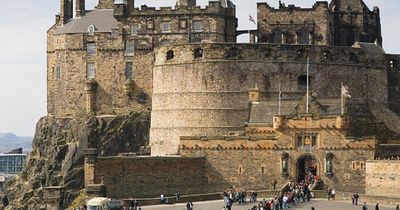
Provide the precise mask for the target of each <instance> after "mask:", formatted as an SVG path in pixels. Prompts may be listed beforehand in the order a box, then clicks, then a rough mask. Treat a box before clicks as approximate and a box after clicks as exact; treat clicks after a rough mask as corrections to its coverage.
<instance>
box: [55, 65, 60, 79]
mask: <svg viewBox="0 0 400 210" xmlns="http://www.w3.org/2000/svg"><path fill="white" fill-rule="evenodd" d="M55 75H56V79H60V78H61V67H60V66H56V68H55Z"/></svg>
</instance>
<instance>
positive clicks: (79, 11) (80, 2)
mask: <svg viewBox="0 0 400 210" xmlns="http://www.w3.org/2000/svg"><path fill="white" fill-rule="evenodd" d="M75 4H76V11H75V12H76V17H82V16H83V15H84V14H85V0H76V3H75Z"/></svg>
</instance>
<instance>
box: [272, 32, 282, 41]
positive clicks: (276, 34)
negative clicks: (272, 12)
mask: <svg viewBox="0 0 400 210" xmlns="http://www.w3.org/2000/svg"><path fill="white" fill-rule="evenodd" d="M273 43H277V44H281V43H282V32H281V31H275V32H274V33H273Z"/></svg>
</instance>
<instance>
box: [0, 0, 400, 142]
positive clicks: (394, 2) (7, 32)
mask: <svg viewBox="0 0 400 210" xmlns="http://www.w3.org/2000/svg"><path fill="white" fill-rule="evenodd" d="M315 1H316V0H282V2H284V3H286V4H296V5H297V6H301V7H311V6H312V5H313V4H314V3H315ZM364 1H365V2H366V4H367V5H368V6H369V8H370V9H372V8H373V6H379V8H380V10H381V23H382V33H383V40H384V49H385V51H386V52H387V53H393V54H400V40H399V37H400V23H399V21H400V1H399V0H364ZM59 2H60V1H59V0H17V1H15V0H14V1H7V3H6V4H2V6H1V7H0V133H5V132H12V133H15V134H17V135H19V136H33V134H34V132H35V126H36V122H37V121H38V120H39V119H40V117H43V116H46V113H47V108H46V103H47V101H46V100H47V99H46V94H47V93H46V31H47V29H49V28H50V27H51V26H52V24H54V21H55V15H56V14H57V13H58V12H59ZM207 2H208V1H207V0H198V1H197V4H198V5H203V6H204V5H206V4H207ZM233 2H234V3H235V4H236V6H237V16H238V18H239V28H238V29H248V25H249V23H248V15H249V14H250V15H251V16H252V17H253V18H254V19H256V18H257V9H256V2H268V3H269V4H270V5H271V6H273V7H277V6H278V0H233ZM95 4H97V0H86V8H87V9H91V8H93V7H94V5H95ZM142 4H146V5H148V6H156V7H158V6H174V5H175V0H136V2H135V5H136V6H139V5H142ZM252 28H253V29H255V28H256V26H255V25H252ZM239 40H247V38H246V37H239Z"/></svg>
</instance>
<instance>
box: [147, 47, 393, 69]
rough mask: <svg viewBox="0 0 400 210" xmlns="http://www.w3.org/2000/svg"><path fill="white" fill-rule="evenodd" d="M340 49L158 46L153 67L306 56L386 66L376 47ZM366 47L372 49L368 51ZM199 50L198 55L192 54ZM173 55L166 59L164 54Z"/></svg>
mask: <svg viewBox="0 0 400 210" xmlns="http://www.w3.org/2000/svg"><path fill="white" fill-rule="evenodd" d="M368 47H369V48H367V47H342V46H320V45H288V44H286V45H285V44H282V45H277V44H267V43H264V44H237V43H234V44H233V43H202V44H179V45H170V46H162V47H159V48H157V49H155V50H154V51H155V56H156V59H155V66H158V65H172V64H178V63H182V64H183V63H193V62H202V61H206V60H207V61H211V60H218V61H222V60H227V61H242V62H251V61H259V62H264V63H268V62H271V63H275V62H285V63H291V62H296V63H306V61H307V57H309V58H310V61H311V63H312V64H315V65H317V64H336V65H348V66H368V67H379V66H389V61H388V59H387V58H385V54H384V53H383V51H380V49H381V48H380V47H379V46H376V45H375V46H368ZM370 48H376V50H371V49H370ZM200 51H201V56H200V55H198V56H196V55H195V54H196V52H200ZM168 52H169V53H173V55H174V57H173V58H171V59H169V58H168V57H167V54H168ZM392 60H393V59H392Z"/></svg>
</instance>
